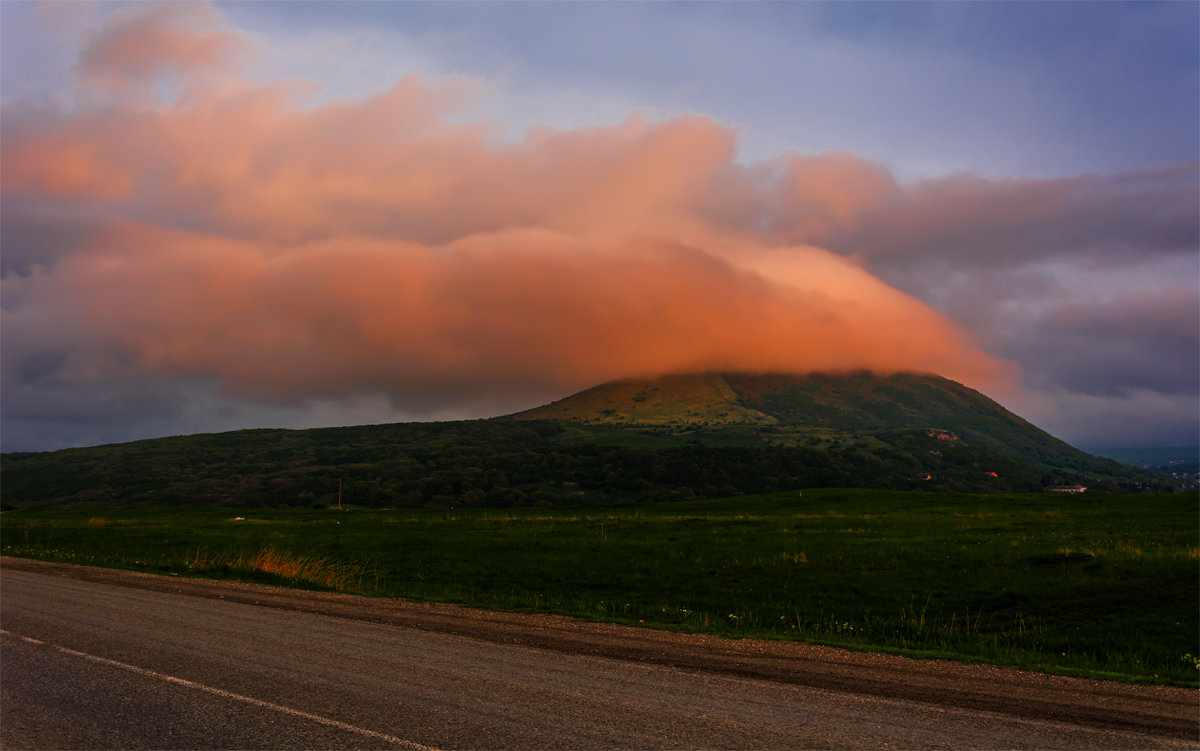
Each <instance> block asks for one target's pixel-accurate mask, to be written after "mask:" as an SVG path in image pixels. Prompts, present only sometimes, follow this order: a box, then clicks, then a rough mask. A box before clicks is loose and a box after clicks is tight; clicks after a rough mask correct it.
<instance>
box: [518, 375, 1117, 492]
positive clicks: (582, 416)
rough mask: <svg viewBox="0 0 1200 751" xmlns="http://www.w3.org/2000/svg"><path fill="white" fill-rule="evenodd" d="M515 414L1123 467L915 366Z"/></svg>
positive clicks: (693, 378) (629, 387) (604, 394)
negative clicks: (777, 432)
mask: <svg viewBox="0 0 1200 751" xmlns="http://www.w3.org/2000/svg"><path fill="white" fill-rule="evenodd" d="M515 417H516V418H518V419H563V420H570V421H576V422H580V423H583V424H588V425H603V424H610V425H627V426H637V425H646V426H670V427H673V428H676V429H679V430H689V429H690V430H707V429H712V428H716V427H721V426H729V425H754V426H763V425H774V426H779V427H783V428H793V429H796V428H799V429H805V430H807V431H808V432H812V431H823V432H824V433H825V434H826V435H828V434H829V433H831V432H832V433H835V434H842V435H846V436H859V435H862V434H868V435H872V436H875V437H876V438H884V437H886V436H887V435H888V434H891V433H894V432H896V431H914V430H916V431H926V432H927V433H929V434H931V435H933V436H935V437H941V438H942V439H943V440H947V441H960V440H961V441H964V442H966V443H968V444H971V445H973V446H978V447H981V448H986V449H990V450H992V451H995V452H998V453H1001V454H1005V455H1007V456H1011V457H1015V458H1018V459H1022V460H1025V461H1028V462H1031V463H1033V464H1035V465H1037V466H1039V467H1044V468H1047V469H1053V470H1063V471H1070V472H1076V473H1092V474H1095V475H1103V476H1109V477H1122V476H1125V475H1126V474H1127V472H1126V470H1125V469H1124V468H1122V467H1121V466H1120V465H1119V463H1117V462H1115V461H1113V460H1111V459H1105V458H1101V457H1096V456H1092V455H1090V454H1087V453H1085V452H1083V451H1080V450H1079V449H1076V448H1075V447H1073V446H1071V445H1070V444H1068V443H1066V442H1065V441H1061V440H1059V439H1057V438H1055V437H1054V436H1052V435H1050V434H1049V433H1047V432H1046V431H1044V430H1042V429H1040V428H1038V427H1037V426H1035V425H1033V424H1031V423H1029V422H1028V421H1026V420H1023V419H1022V418H1020V417H1018V416H1017V415H1015V414H1013V413H1012V412H1010V411H1008V410H1007V409H1005V408H1004V407H1003V406H1001V405H1000V404H998V403H996V402H995V401H993V400H992V399H990V398H988V397H986V396H984V395H983V394H981V393H979V392H978V391H975V390H974V389H970V388H967V387H966V386H964V385H962V384H960V383H957V382H955V381H951V380H949V379H947V378H942V377H940V376H935V375H925V374H917V373H895V374H887V375H882V374H876V373H871V372H867V371H857V372H852V373H815V374H805V375H797V374H787V373H774V374H750V373H703V374H692V375H677V376H669V377H666V378H658V379H645V380H627V381H619V382H614V383H610V384H605V385H602V386H597V387H595V388H591V389H588V390H587V391H583V392H580V393H579V394H576V395H574V396H569V397H567V398H565V399H561V400H559V401H556V402H553V403H551V404H548V405H545V406H542V407H537V408H535V409H532V410H528V411H526V412H522V413H519V414H518V415H515ZM888 442H891V441H888Z"/></svg>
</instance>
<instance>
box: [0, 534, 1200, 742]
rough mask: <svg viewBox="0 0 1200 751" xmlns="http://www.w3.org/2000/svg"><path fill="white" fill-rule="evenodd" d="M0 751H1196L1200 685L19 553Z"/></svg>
mask: <svg viewBox="0 0 1200 751" xmlns="http://www.w3.org/2000/svg"><path fill="white" fill-rule="evenodd" d="M0 747H2V748H5V749H19V748H122V749H134V748H196V749H199V748H240V749H247V748H410V749H420V748H445V749H450V748H530V749H532V748H791V749H796V748H845V749H853V748H955V749H960V748H964V749H965V748H1071V749H1082V748H1114V749H1125V748H1181V747H1190V748H1197V747H1200V692H1196V691H1192V690H1186V689H1174V688H1155V687H1138V686H1129V685H1124V684H1116V683H1109V682H1097V681H1087V680H1079V679H1070V678H1063V677H1053V676H1044V675H1038V674H1033V673H1026V672H1022V671H1015V670H1001V669H998V668H994V667H988V666H964V665H958V664H955V663H949V662H944V661H924V660H908V659H905V658H899V657H893V656H886V655H867V654H861V653H852V652H845V651H842V650H834V649H829V648H822V647H811V646H807V645H797V644H784V643H775V642H760V641H752V640H736V641H735V640H725V639H717V638H713V637H702V636H687V635H680V634H669V633H664V632H657V631H645V630H639V629H631V628H624V627H619V626H611V625H603V624H590V623H584V622H580V621H575V620H572V619H566V618H558V617H549V616H529V615H517V614H503V613H490V612H487V611H478V610H471V609H466V608H459V607H454V606H446V605H427V604H419V603H404V602H397V601H394V600H379V599H371V598H360V597H353V596H347V595H335V594H327V593H306V592H295V591H290V590H281V589H275V588H269V587H259V586H254V585H245V584H234V583H226V582H207V581H194V580H185V579H178V578H169V577H153V576H148V575H143V574H134V573H130V572H119V571H110V570H104V569H93V568H87V567H74V566H65V565H61V564H45V563H39V562H35V561H22V560H18V559H12V558H3V559H0Z"/></svg>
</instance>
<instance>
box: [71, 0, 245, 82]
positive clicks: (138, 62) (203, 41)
mask: <svg viewBox="0 0 1200 751" xmlns="http://www.w3.org/2000/svg"><path fill="white" fill-rule="evenodd" d="M220 22H221V17H220V15H219V14H218V13H217V12H216V11H215V10H214V9H213V8H212V7H211V6H209V5H207V4H204V3H161V4H159V3H146V4H136V5H131V6H126V7H123V8H121V9H119V10H117V11H116V12H114V13H113V14H112V16H111V17H110V18H109V19H108V23H107V25H106V26H105V27H104V28H102V29H101V30H100V31H99V32H97V33H95V34H92V35H90V37H89V38H88V39H87V40H86V43H85V46H84V48H83V50H82V52H81V53H80V55H79V59H78V61H77V62H76V65H75V72H76V73H77V74H78V75H80V76H81V77H82V78H83V79H84V80H85V81H86V82H87V85H89V86H91V87H93V88H96V89H101V90H106V91H121V90H127V89H129V88H133V89H135V90H138V91H140V92H142V93H145V92H147V91H148V90H149V88H150V87H151V86H153V85H154V83H156V82H159V81H161V79H162V78H163V77H164V76H166V77H171V78H178V79H183V78H188V77H193V76H196V75H198V74H201V73H206V72H214V73H221V72H224V71H226V70H229V69H231V68H232V67H233V66H234V65H235V64H237V63H238V62H239V61H241V60H242V59H244V58H245V56H247V55H248V54H249V52H250V50H251V47H250V44H249V42H248V40H247V39H246V38H245V37H244V36H243V35H241V34H239V33H237V32H235V31H232V30H229V29H227V28H222V27H221V26H220Z"/></svg>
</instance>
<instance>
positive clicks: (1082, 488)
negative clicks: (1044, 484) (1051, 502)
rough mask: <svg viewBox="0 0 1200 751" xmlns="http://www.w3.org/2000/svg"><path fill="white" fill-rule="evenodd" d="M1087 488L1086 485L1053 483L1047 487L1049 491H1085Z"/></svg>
mask: <svg viewBox="0 0 1200 751" xmlns="http://www.w3.org/2000/svg"><path fill="white" fill-rule="evenodd" d="M1086 490H1087V486H1086V485H1051V486H1050V487H1048V488H1046V492H1048V493H1083V492H1085V491H1086Z"/></svg>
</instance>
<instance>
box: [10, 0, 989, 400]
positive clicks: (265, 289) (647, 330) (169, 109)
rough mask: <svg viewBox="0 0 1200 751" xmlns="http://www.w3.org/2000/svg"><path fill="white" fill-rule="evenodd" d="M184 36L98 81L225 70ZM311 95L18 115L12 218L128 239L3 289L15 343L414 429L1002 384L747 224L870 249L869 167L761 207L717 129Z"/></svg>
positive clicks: (840, 263)
mask: <svg viewBox="0 0 1200 751" xmlns="http://www.w3.org/2000/svg"><path fill="white" fill-rule="evenodd" d="M172 7H174V6H172ZM176 21H177V19H176V17H175V16H173V15H171V13H165V14H164V13H161V12H155V13H150V14H146V15H144V16H139V18H138V19H137V20H136V21H133V22H129V23H125V25H123V26H120V27H119V28H118V29H115V30H110V31H109V32H106V33H104V34H101V35H100V37H98V41H97V42H96V44H95V45H94V46H93V48H92V49H91V51H90V52H89V54H87V55H85V56H84V58H83V60H82V65H83V66H84V68H86V69H87V70H89V71H93V72H95V71H108V72H109V73H111V74H112V75H114V76H132V75H135V74H137V75H140V74H142V73H144V72H147V71H151V72H152V71H155V70H158V69H159V65H160V64H159V62H157V61H159V60H161V59H163V58H165V57H167V56H168V53H167V49H168V47H169V49H171V50H175V49H182V50H184V51H185V52H184V54H183V57H182V58H181V57H179V56H178V55H176V56H175V57H171V58H170V59H171V60H173V61H174V63H175V64H176V65H177V69H178V70H179V71H181V72H182V74H184V75H186V74H188V72H189V70H191V68H192V67H198V66H206V65H209V63H213V62H215V61H220V60H224V59H225V57H226V56H227V55H226V53H227V52H228V50H229V49H230V45H229V43H228V42H229V39H231V38H232V37H230V36H229V35H228V34H227V33H226V32H224V31H221V30H219V29H217V30H214V29H211V28H201V29H189V27H187V25H186V24H184V25H180V24H179V23H177V22H176ZM180 35H183V36H185V37H187V38H188V39H190V40H191V41H190V42H187V43H182V42H181V43H180V44H181V45H182V46H171V45H167V46H164V44H165V43H164V44H160V42H162V40H164V39H172V40H175V42H179V39H180ZM188 35H190V36H188ZM139 40H145V41H146V42H147V46H146V47H145V48H138V50H137V51H136V52H134V51H132V50H134V48H135V46H136V43H137V42H138V41H139ZM175 42H172V45H174V44H175ZM185 42H186V40H185ZM171 54H175V53H171ZM303 93H304V92H303V88H302V87H301V88H297V86H296V85H295V84H284V83H280V84H274V85H251V84H249V83H246V82H244V81H239V80H236V79H232V78H224V79H218V80H208V81H207V83H205V84H204V85H196V86H193V87H191V88H188V89H187V90H186V92H185V93H183V94H181V95H180V96H179V97H178V98H177V99H175V100H173V101H171V102H167V103H164V102H155V101H151V100H150V99H149V98H148V94H147V95H145V97H144V98H142V99H140V100H139V99H137V98H130V97H124V98H122V99H121V100H120V101H117V102H114V101H109V102H104V103H100V104H93V105H91V106H89V107H85V108H80V109H79V110H77V111H72V112H66V113H59V114H57V115H52V116H47V115H44V114H39V113H25V119H24V120H23V121H22V123H21V127H17V128H12V129H8V130H6V133H5V137H4V141H3V154H2V156H3V160H2V171H3V174H2V177H3V186H4V191H5V193H6V194H8V195H20V196H23V197H24V198H25V199H28V200H35V201H37V200H40V201H49V202H58V201H69V202H70V205H76V206H86V207H87V208H88V209H89V211H91V212H98V213H99V214H101V215H103V216H107V217H108V219H106V220H105V221H103V222H101V223H100V224H99V225H98V226H99V227H102V228H103V229H97V230H95V231H93V232H92V233H91V234H90V235H87V236H84V237H81V238H79V239H77V240H75V241H74V242H75V244H74V246H73V247H72V249H71V250H70V251H69V252H65V253H64V252H63V251H62V250H61V248H59V249H57V250H56V255H55V260H54V261H53V262H50V261H47V262H46V267H45V269H44V270H43V271H41V272H39V273H37V274H33V275H31V276H28V277H26V278H20V279H7V280H6V285H7V286H6V295H8V293H9V292H10V291H12V290H16V289H17V288H18V287H19V294H13V295H11V296H9V299H12V300H19V303H17V305H18V309H17V311H16V312H17V313H18V315H15V316H12V317H10V321H9V327H10V330H12V331H13V332H15V333H16V334H18V335H19V336H18V337H17V338H18V339H19V340H20V341H23V342H27V341H34V340H36V338H37V337H36V334H37V332H38V331H39V330H43V329H49V328H53V329H54V331H55V332H56V335H55V337H56V339H55V340H56V341H63V340H69V341H71V342H74V344H73V345H70V346H74V347H76V348H77V351H76V354H75V356H74V357H70V358H66V359H65V360H64V361H63V365H62V366H61V367H62V368H64V369H69V370H70V371H71V374H72V377H74V378H77V379H83V380H86V379H87V378H88V377H90V376H89V373H94V372H96V371H97V369H99V370H103V369H104V368H106V367H110V365H109V364H111V363H113V362H119V363H122V364H123V365H122V367H124V366H126V365H127V364H128V363H134V364H135V365H136V367H137V368H140V369H142V370H143V371H147V372H151V373H155V374H159V375H162V376H165V377H174V376H207V377H212V378H216V379H218V380H219V381H220V382H221V383H222V384H223V386H224V388H225V390H226V391H227V392H228V393H230V394H233V395H236V396H238V397H242V398H246V399H252V400H258V401H266V402H298V401H303V400H306V399H310V398H316V397H334V398H337V397H344V396H350V395H354V394H365V393H386V394H389V395H390V396H391V397H392V398H393V400H394V401H395V402H396V403H397V404H400V405H403V406H405V407H407V408H410V409H419V408H422V407H429V408H432V407H436V406H440V405H443V404H446V403H451V402H453V401H455V400H462V399H469V398H471V397H472V396H473V395H479V394H482V393H487V392H489V391H496V390H500V391H503V390H505V389H507V388H514V389H515V388H518V387H519V388H521V389H524V390H526V391H528V389H529V388H530V387H531V386H532V387H541V388H546V389H555V390H559V391H562V390H565V389H569V388H576V387H583V386H587V385H591V384H593V383H596V382H599V381H603V380H607V379H611V378H617V377H622V376H629V375H642V374H646V375H649V374H656V373H663V372H670V371H679V370H696V369H709V368H713V369H716V368H727V369H740V370H795V371H806V370H828V369H850V368H864V367H865V368H872V369H877V370H921V371H933V372H938V373H941V374H944V375H946V376H949V377H952V378H957V379H959V380H963V381H966V382H968V383H972V384H976V385H987V384H989V383H995V382H996V379H997V378H1001V379H1002V378H1004V377H1005V375H1006V373H1007V372H1008V367H1007V365H1006V364H1005V363H1002V362H1000V361H997V360H995V359H994V358H991V357H989V356H987V355H985V354H984V353H982V352H981V351H980V350H979V349H977V348H976V347H974V346H973V345H972V344H971V342H970V341H969V340H968V338H967V337H966V336H965V335H964V334H963V332H961V331H960V330H958V329H957V328H956V327H955V326H954V325H952V324H951V323H950V322H949V321H948V320H946V319H945V318H944V317H942V316H941V315H939V314H938V313H936V312H935V311H933V310H931V309H930V308H928V307H927V306H925V305H923V304H922V303H920V302H919V301H918V300H916V299H915V298H911V297H908V296H906V295H904V294H901V293H900V292H898V291H896V290H895V289H892V288H891V287H889V286H888V285H886V284H884V283H883V282H881V281H880V280H879V279H877V278H876V277H874V276H872V275H871V274H870V273H868V272H867V271H866V270H864V269H863V268H861V267H860V266H858V265H856V264H854V263H853V262H851V261H848V260H846V259H844V258H841V257H839V256H836V255H834V254H832V253H830V252H828V251H826V250H823V249H821V248H817V247H811V246H807V245H803V244H798V243H794V242H793V243H783V244H781V243H780V242H779V241H778V240H777V239H774V238H775V237H777V235H773V234H772V233H769V232H756V231H755V230H754V228H753V222H750V221H743V222H742V224H740V225H739V224H738V222H736V221H731V217H732V216H733V214H736V213H737V212H740V211H743V210H745V212H746V214H747V215H749V214H750V213H752V211H751V210H752V209H753V208H754V207H761V206H762V205H764V204H769V203H771V202H774V203H775V204H776V210H778V211H779V212H781V214H780V216H781V217H784V218H785V219H787V218H788V217H791V219H788V220H789V221H792V219H794V220H795V221H796V222H800V223H803V221H808V219H806V218H805V217H809V218H811V217H812V216H816V215H817V214H820V215H821V216H824V217H827V218H828V220H829V221H833V222H837V223H850V222H852V221H853V220H854V217H855V215H856V212H857V211H858V208H859V207H860V206H861V205H863V204H865V203H869V202H871V201H874V200H876V199H877V198H878V196H879V195H881V194H882V193H886V192H887V191H889V190H893V189H894V183H893V182H892V181H891V178H890V176H889V175H888V174H887V173H886V171H884V170H882V169H881V168H879V167H878V166H876V165H871V164H869V163H866V162H862V161H861V160H856V159H854V158H853V157H848V156H829V157H816V158H810V159H796V160H793V161H791V162H790V163H788V164H787V167H786V169H785V170H784V174H783V178H782V180H781V181H780V182H779V183H778V184H777V185H776V186H775V188H773V192H769V191H768V192H763V190H762V189H761V186H760V185H759V182H758V179H759V178H760V177H761V175H759V172H761V170H759V172H755V171H754V170H746V169H745V168H741V167H738V166H736V165H735V163H734V161H733V159H734V156H735V133H734V131H733V129H731V128H729V127H726V126H723V125H721V124H719V123H716V122H714V121H712V120H711V119H708V118H703V117H679V118H672V119H669V120H666V121H662V122H652V121H648V120H646V119H645V118H643V117H641V116H640V115H636V114H635V115H633V116H631V117H630V118H629V119H628V120H627V121H626V122H625V123H623V124H620V125H617V126H610V127H592V128H584V129H579V130H573V131H552V130H547V129H541V130H537V131H534V132H531V133H530V134H529V135H528V136H527V137H526V138H525V139H524V140H522V141H519V142H516V143H500V142H497V141H496V140H495V138H494V133H495V128H494V127H492V126H490V125H488V124H486V123H482V124H473V125H450V124H448V123H447V121H446V119H447V115H448V114H449V113H450V112H452V111H453V108H454V107H455V106H456V104H457V103H458V102H460V101H461V100H462V97H463V96H464V95H465V94H464V84H463V82H461V81H428V80H424V79H421V78H416V77H411V78H407V79H405V80H403V81H401V82H400V83H399V84H397V85H396V86H395V87H393V88H391V89H390V90H388V91H385V92H383V93H381V94H379V95H377V96H375V97H372V98H368V99H366V100H363V101H335V102H331V103H326V104H321V105H318V106H310V105H309V104H308V103H306V102H305V100H304V99H303ZM727 178H732V179H731V180H730V179H727ZM722 197H727V198H728V199H729V201H728V202H726V201H723V200H719V199H721V198H722ZM718 204H722V205H725V206H726V208H727V209H728V211H730V212H732V213H729V214H727V215H725V216H720V215H714V214H712V213H710V212H709V210H708V209H709V207H713V206H716V205H718ZM788 206H791V207H792V209H793V214H788V213H787V212H786V211H785V209H786V208H787V207H788ZM806 212H807V213H806ZM793 215H794V216H793ZM797 216H798V217H799V219H795V217H797ZM781 221H782V220H781ZM60 244H61V241H60ZM31 253H32V252H31ZM26 255H29V254H26ZM80 353H85V354H80ZM14 357H16V358H17V359H18V360H19V359H20V353H16V354H15V355H14ZM7 367H8V366H7V365H6V368H7ZM18 370H19V367H18Z"/></svg>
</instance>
